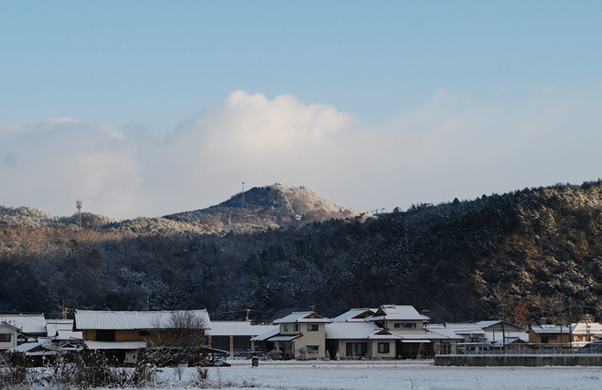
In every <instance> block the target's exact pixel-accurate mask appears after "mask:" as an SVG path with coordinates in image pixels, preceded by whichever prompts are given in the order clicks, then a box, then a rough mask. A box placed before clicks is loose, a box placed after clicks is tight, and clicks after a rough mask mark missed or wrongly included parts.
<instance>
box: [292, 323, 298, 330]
mask: <svg viewBox="0 0 602 390" xmlns="http://www.w3.org/2000/svg"><path fill="white" fill-rule="evenodd" d="M293 328H294V330H295V332H298V331H299V324H295V325H294V327H293Z"/></svg>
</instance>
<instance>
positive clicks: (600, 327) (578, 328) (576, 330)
mask: <svg viewBox="0 0 602 390" xmlns="http://www.w3.org/2000/svg"><path fill="white" fill-rule="evenodd" d="M572 327H573V334H587V333H589V334H591V335H597V334H602V324H599V323H597V322H588V323H587V324H586V323H585V322H579V323H578V324H573V325H572Z"/></svg>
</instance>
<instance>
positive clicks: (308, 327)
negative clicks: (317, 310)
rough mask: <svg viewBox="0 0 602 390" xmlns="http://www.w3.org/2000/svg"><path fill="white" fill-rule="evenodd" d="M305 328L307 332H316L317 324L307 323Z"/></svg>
mask: <svg viewBox="0 0 602 390" xmlns="http://www.w3.org/2000/svg"><path fill="white" fill-rule="evenodd" d="M307 330H308V331H309V332H317V331H318V324H309V325H307Z"/></svg>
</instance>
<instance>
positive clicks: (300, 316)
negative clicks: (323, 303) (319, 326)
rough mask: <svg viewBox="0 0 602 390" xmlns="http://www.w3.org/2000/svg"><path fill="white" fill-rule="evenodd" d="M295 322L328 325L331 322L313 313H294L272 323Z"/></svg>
mask: <svg viewBox="0 0 602 390" xmlns="http://www.w3.org/2000/svg"><path fill="white" fill-rule="evenodd" d="M295 322H302V323H330V322H332V320H331V319H329V318H324V317H322V316H319V315H317V314H316V313H314V312H313V311H296V312H293V313H291V314H289V315H287V316H286V317H283V318H279V319H277V320H275V321H274V324H292V323H295Z"/></svg>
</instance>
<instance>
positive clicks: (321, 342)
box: [293, 323, 326, 357]
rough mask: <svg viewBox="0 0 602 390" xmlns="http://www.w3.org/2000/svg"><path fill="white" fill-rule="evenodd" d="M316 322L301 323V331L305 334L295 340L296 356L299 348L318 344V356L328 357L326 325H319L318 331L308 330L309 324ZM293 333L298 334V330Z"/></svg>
mask: <svg viewBox="0 0 602 390" xmlns="http://www.w3.org/2000/svg"><path fill="white" fill-rule="evenodd" d="M310 325H314V324H306V323H301V324H299V331H300V332H301V333H302V334H303V337H300V338H298V339H296V340H295V341H294V346H295V356H297V354H298V351H299V348H307V346H318V357H326V325H325V324H315V325H318V330H317V331H311V330H308V326H310ZM293 334H297V333H296V332H295V333H293Z"/></svg>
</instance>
